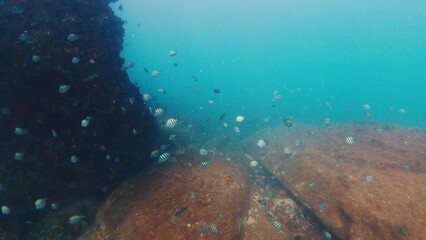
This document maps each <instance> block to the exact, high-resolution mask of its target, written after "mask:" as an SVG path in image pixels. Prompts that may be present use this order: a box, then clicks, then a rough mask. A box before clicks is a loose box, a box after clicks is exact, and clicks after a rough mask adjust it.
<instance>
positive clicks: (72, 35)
mask: <svg viewBox="0 0 426 240" xmlns="http://www.w3.org/2000/svg"><path fill="white" fill-rule="evenodd" d="M67 40H68V41H70V42H75V41H78V40H80V36H78V35H77V34H75V33H70V34H68V37H67Z"/></svg>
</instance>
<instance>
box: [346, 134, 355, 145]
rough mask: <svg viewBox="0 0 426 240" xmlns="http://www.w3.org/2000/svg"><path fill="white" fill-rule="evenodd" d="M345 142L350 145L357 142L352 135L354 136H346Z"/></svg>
mask: <svg viewBox="0 0 426 240" xmlns="http://www.w3.org/2000/svg"><path fill="white" fill-rule="evenodd" d="M345 143H346V144H349V145H351V144H354V143H355V138H354V137H352V136H349V137H346V138H345Z"/></svg>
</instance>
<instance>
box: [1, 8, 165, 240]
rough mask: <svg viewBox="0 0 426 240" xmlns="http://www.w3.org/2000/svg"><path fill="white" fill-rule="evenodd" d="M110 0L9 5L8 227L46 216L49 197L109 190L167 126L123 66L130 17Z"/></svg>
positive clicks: (4, 48) (21, 228)
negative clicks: (42, 206)
mask: <svg viewBox="0 0 426 240" xmlns="http://www.w3.org/2000/svg"><path fill="white" fill-rule="evenodd" d="M109 2H110V1H107V0H87V1H86V0H70V1H53V0H43V1H32V0H20V1H2V3H1V4H0V29H1V31H2V34H0V56H1V57H0V133H1V134H0V151H1V154H0V184H1V190H0V206H3V205H6V206H8V207H9V208H10V209H11V213H10V214H9V215H0V229H2V234H3V233H4V232H14V233H15V234H16V235H17V236H21V233H24V234H25V232H26V229H27V228H28V224H26V223H25V222H28V221H29V222H35V221H37V220H38V219H40V218H42V217H43V216H45V215H44V214H43V213H46V212H43V211H36V210H35V209H34V202H35V201H36V200H37V199H39V198H46V199H47V201H48V203H47V204H48V206H49V205H50V203H52V202H58V203H59V204H60V205H61V206H65V205H66V204H68V203H69V202H72V201H75V200H76V199H79V198H82V197H85V196H87V195H97V196H98V197H103V196H105V195H106V193H108V191H109V190H110V189H112V188H114V187H115V186H116V185H117V184H118V183H120V182H121V181H122V180H123V178H125V177H128V176H129V175H131V174H132V173H137V172H138V171H140V170H141V169H143V168H144V167H145V166H146V165H148V164H149V162H148V161H146V159H149V158H147V156H149V151H150V150H151V147H152V146H153V145H155V142H156V136H157V129H156V127H155V123H154V121H153V119H152V117H151V115H150V114H149V110H148V108H147V107H146V105H145V104H144V102H143V100H142V98H141V96H140V93H139V90H138V88H137V87H135V86H134V85H133V84H132V83H131V82H130V81H129V79H128V77H127V74H126V72H125V71H123V70H122V69H121V67H122V65H123V63H124V61H123V59H122V58H121V57H120V55H119V54H120V51H121V49H122V41H123V40H122V37H123V33H124V30H123V26H122V25H123V22H122V21H121V20H120V19H118V18H117V17H116V16H115V15H114V13H113V12H112V10H111V9H110V7H109V6H108V3H109ZM70 36H71V37H70ZM75 58H78V60H79V61H76V60H75ZM73 59H74V60H73ZM61 86H62V87H61ZM60 89H62V90H60ZM66 90H67V91H66ZM61 91H62V92H61ZM82 121H86V122H85V124H83V126H82ZM87 123H88V126H86V125H87ZM72 156H75V158H73V159H74V160H75V161H74V162H72V161H71V157H72ZM143 159H145V160H143ZM15 222H18V223H17V224H15ZM12 223H13V224H12ZM6 238H7V237H6ZM10 238H12V237H10Z"/></svg>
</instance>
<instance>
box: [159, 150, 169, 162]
mask: <svg viewBox="0 0 426 240" xmlns="http://www.w3.org/2000/svg"><path fill="white" fill-rule="evenodd" d="M170 156H171V153H169V152H166V153H163V154H161V155H160V156H159V157H158V163H164V162H166V161H167V160H169V158H170Z"/></svg>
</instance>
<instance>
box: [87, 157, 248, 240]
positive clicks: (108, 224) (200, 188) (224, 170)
mask: <svg viewBox="0 0 426 240" xmlns="http://www.w3.org/2000/svg"><path fill="white" fill-rule="evenodd" d="M206 160H207V159H206V158H202V157H200V155H199V154H198V152H193V153H182V154H181V155H178V156H176V158H175V159H171V161H172V162H173V161H175V163H170V164H165V165H160V166H157V167H155V168H153V169H151V170H149V172H144V173H141V174H140V176H138V177H135V178H133V179H131V180H129V181H127V182H126V183H125V184H123V185H122V186H121V187H119V188H118V189H116V190H115V191H114V192H113V193H112V194H111V195H110V196H109V197H108V199H107V200H106V202H105V203H104V204H103V206H102V207H101V209H100V210H99V212H98V215H97V220H96V224H95V226H94V228H93V229H91V230H89V231H88V232H87V233H86V234H84V235H83V236H81V237H80V238H79V239H80V240H86V239H90V240H96V239H99V240H100V239H102V240H108V239H114V240H120V239H123V240H124V239H176V240H184V239H240V238H241V236H242V229H243V228H242V224H243V218H244V216H245V214H246V212H245V211H246V209H247V205H248V196H249V185H248V179H247V173H246V171H245V170H244V169H246V167H245V166H243V165H242V164H241V163H236V162H229V161H226V160H224V159H222V158H221V157H220V156H216V157H215V156H213V157H209V160H210V161H211V162H210V165H208V166H207V167H203V166H201V163H202V162H203V161H206ZM189 163H191V165H189ZM180 208H186V210H184V211H183V210H182V212H181V213H180V214H178V213H177V212H176V211H177V209H180ZM212 225H215V226H216V228H217V230H215V229H214V227H212ZM215 231H216V232H215Z"/></svg>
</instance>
